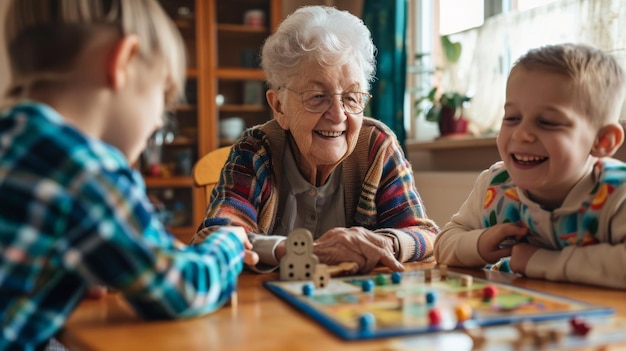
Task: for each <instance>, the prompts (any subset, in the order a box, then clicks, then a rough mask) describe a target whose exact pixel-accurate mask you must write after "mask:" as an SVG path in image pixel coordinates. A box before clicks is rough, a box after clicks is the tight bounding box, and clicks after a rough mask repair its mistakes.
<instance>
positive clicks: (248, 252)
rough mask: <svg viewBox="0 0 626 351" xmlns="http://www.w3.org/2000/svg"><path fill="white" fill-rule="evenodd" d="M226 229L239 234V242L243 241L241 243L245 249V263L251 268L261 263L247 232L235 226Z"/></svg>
mask: <svg viewBox="0 0 626 351" xmlns="http://www.w3.org/2000/svg"><path fill="white" fill-rule="evenodd" d="M224 228H226V229H228V230H230V231H232V232H233V233H235V234H237V237H239V240H241V242H242V243H243V247H244V253H243V254H244V256H243V262H244V263H245V264H247V265H249V266H254V265H256V264H257V263H259V255H258V254H257V253H256V252H254V251H252V243H251V242H250V240H249V239H248V234H246V230H245V229H244V228H243V227H235V226H232V227H224Z"/></svg>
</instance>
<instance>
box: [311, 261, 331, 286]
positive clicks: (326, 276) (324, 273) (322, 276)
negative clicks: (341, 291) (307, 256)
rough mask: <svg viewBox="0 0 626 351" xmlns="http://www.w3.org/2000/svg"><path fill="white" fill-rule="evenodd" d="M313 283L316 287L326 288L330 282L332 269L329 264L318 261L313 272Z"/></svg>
mask: <svg viewBox="0 0 626 351" xmlns="http://www.w3.org/2000/svg"><path fill="white" fill-rule="evenodd" d="M313 283H314V284H315V287H316V288H318V289H320V288H325V287H327V286H328V284H330V269H329V267H328V266H327V265H325V264H321V263H318V264H317V266H316V267H315V273H313Z"/></svg>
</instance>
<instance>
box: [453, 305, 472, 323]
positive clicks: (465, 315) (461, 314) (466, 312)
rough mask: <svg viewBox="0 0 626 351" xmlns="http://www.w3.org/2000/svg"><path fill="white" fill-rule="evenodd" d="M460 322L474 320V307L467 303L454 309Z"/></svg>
mask: <svg viewBox="0 0 626 351" xmlns="http://www.w3.org/2000/svg"><path fill="white" fill-rule="evenodd" d="M454 312H455V314H456V319H457V321H458V322H464V321H466V320H468V319H470V318H472V306H470V305H468V304H466V303H460V304H458V305H457V306H456V308H455V309H454Z"/></svg>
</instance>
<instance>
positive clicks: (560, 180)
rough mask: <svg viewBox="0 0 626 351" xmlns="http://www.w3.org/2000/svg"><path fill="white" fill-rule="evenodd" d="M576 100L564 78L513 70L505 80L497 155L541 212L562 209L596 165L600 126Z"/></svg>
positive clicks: (539, 71)
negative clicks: (503, 104)
mask: <svg viewBox="0 0 626 351" xmlns="http://www.w3.org/2000/svg"><path fill="white" fill-rule="evenodd" d="M576 99H577V94H576V92H575V91H574V88H573V84H571V80H570V79H569V78H568V77H567V76H565V75H562V74H557V73H553V72H549V71H545V70H529V69H527V68H524V67H517V68H515V69H514V70H513V71H512V72H511V75H510V77H509V80H508V82H507V89H506V102H505V106H504V118H503V120H502V125H501V129H500V133H499V135H498V139H497V144H498V150H499V152H500V157H501V158H502V160H503V161H504V164H505V165H506V168H507V170H508V172H509V174H510V175H511V178H512V179H513V181H514V182H515V184H516V185H517V186H518V187H520V188H521V189H522V190H525V191H526V193H527V194H528V196H529V197H530V198H531V199H533V200H534V201H537V202H538V203H540V204H541V205H542V206H544V207H545V208H556V207H558V206H560V205H561V204H562V202H563V200H564V199H565V197H566V196H567V194H568V193H569V191H570V190H571V189H572V187H573V186H574V185H575V184H576V183H577V182H578V181H579V180H580V179H581V177H583V176H584V175H585V174H587V173H588V172H589V171H590V169H591V166H592V164H593V162H594V161H595V158H594V157H592V156H591V155H590V152H591V149H592V147H593V145H594V141H595V140H596V135H597V131H598V128H597V127H596V126H594V125H593V124H592V123H591V122H590V117H589V116H585V115H583V113H582V112H581V111H579V110H580V109H579V108H577V106H579V102H578V101H577V100H576Z"/></svg>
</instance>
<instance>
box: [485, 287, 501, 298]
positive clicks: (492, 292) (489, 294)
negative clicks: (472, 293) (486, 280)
mask: <svg viewBox="0 0 626 351" xmlns="http://www.w3.org/2000/svg"><path fill="white" fill-rule="evenodd" d="M497 295H498V288H496V287H495V286H494V285H487V286H485V288H484V289H483V299H485V300H487V301H489V300H491V299H493V298H494V297H496V296H497Z"/></svg>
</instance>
